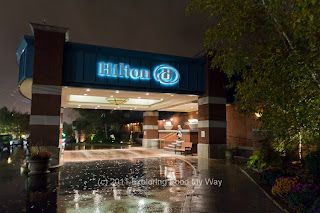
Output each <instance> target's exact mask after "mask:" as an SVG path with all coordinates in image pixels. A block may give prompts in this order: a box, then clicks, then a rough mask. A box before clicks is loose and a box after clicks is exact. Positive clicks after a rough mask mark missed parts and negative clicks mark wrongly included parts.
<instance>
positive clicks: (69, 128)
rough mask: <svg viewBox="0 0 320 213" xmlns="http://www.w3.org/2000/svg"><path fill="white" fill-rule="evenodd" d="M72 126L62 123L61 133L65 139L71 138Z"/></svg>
mask: <svg viewBox="0 0 320 213" xmlns="http://www.w3.org/2000/svg"><path fill="white" fill-rule="evenodd" d="M72 132H73V131H72V124H68V123H66V122H63V133H64V134H66V137H70V136H72Z"/></svg>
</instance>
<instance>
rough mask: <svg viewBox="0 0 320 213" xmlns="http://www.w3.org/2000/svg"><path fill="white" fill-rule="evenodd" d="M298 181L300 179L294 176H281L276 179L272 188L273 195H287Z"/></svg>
mask: <svg viewBox="0 0 320 213" xmlns="http://www.w3.org/2000/svg"><path fill="white" fill-rule="evenodd" d="M297 183H298V180H297V179H296V178H292V177H281V178H278V179H276V181H275V183H274V185H273V187H272V189H271V193H272V194H273V195H280V196H284V195H287V194H288V193H289V192H290V190H291V188H292V187H294V186H295V185H296V184H297Z"/></svg>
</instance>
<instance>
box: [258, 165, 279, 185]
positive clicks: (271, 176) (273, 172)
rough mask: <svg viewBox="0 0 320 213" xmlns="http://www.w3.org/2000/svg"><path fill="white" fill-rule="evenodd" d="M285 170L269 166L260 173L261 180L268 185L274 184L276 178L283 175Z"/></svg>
mask: <svg viewBox="0 0 320 213" xmlns="http://www.w3.org/2000/svg"><path fill="white" fill-rule="evenodd" d="M284 175H285V172H284V171H283V170H281V169H278V168H272V167H270V168H268V169H265V170H263V171H262V172H261V173H260V174H259V178H260V182H261V183H262V184H266V185H268V186H273V184H274V182H275V181H276V179H278V178H280V177H283V176H284Z"/></svg>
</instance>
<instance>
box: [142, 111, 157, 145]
mask: <svg viewBox="0 0 320 213" xmlns="http://www.w3.org/2000/svg"><path fill="white" fill-rule="evenodd" d="M158 118H159V112H156V111H154V112H144V113H143V140H142V146H143V147H145V148H151V139H154V138H159V133H158Z"/></svg>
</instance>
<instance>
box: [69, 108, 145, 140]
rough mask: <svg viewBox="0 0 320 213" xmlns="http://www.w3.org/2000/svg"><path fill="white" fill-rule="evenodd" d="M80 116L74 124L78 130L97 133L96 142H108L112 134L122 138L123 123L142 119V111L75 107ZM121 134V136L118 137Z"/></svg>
mask: <svg viewBox="0 0 320 213" xmlns="http://www.w3.org/2000/svg"><path fill="white" fill-rule="evenodd" d="M75 110H76V111H77V112H78V113H79V117H78V118H77V119H76V120H75V121H74V122H73V126H74V127H75V128H76V130H77V131H78V132H84V133H85V134H87V135H88V134H95V136H94V138H93V141H94V142H107V141H109V140H110V135H111V134H114V135H116V138H117V139H120V138H121V136H122V135H121V133H122V129H121V127H122V126H123V124H126V123H129V122H132V121H135V122H136V121H137V120H138V121H140V120H139V119H141V118H142V115H141V113H138V112H132V111H122V110H97V109H96V110H91V109H75ZM118 135H119V137H118Z"/></svg>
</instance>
